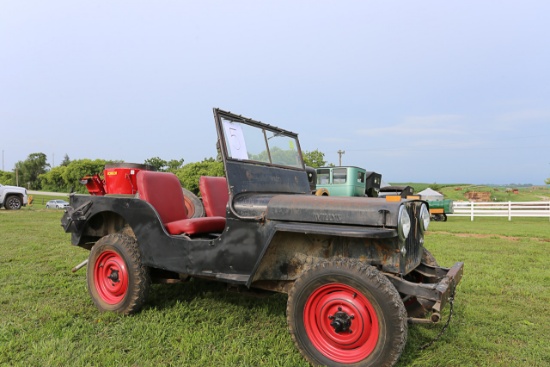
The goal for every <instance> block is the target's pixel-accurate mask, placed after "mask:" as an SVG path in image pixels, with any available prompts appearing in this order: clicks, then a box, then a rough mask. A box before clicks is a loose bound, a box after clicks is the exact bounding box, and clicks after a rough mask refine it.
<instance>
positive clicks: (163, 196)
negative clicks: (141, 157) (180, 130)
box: [136, 171, 225, 236]
mask: <svg viewBox="0 0 550 367" xmlns="http://www.w3.org/2000/svg"><path fill="white" fill-rule="evenodd" d="M136 184H137V188H138V193H139V197H140V198H141V199H143V200H145V201H147V202H148V203H149V204H151V205H152V206H153V207H154V208H155V210H156V211H157V212H158V214H159V216H160V219H161V220H162V223H163V224H164V226H165V228H166V230H167V231H168V233H170V234H173V235H178V234H187V235H189V236H192V235H194V234H199V233H210V232H212V233H215V232H222V231H223V229H224V228H225V218H224V217H219V216H214V217H203V218H187V210H186V208H185V201H184V196H183V191H182V189H181V184H180V181H179V179H178V178H177V176H176V175H175V174H173V173H169V172H155V171H139V172H138V174H137V176H136Z"/></svg>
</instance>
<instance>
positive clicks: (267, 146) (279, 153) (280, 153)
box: [222, 117, 303, 168]
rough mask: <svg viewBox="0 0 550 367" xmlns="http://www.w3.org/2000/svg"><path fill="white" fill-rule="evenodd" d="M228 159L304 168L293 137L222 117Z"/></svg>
mask: <svg viewBox="0 0 550 367" xmlns="http://www.w3.org/2000/svg"><path fill="white" fill-rule="evenodd" d="M222 122H223V133H224V137H225V141H226V146H227V154H228V158H232V159H238V160H249V161H256V162H262V163H268V164H275V165H279V166H290V167H296V168H303V165H302V159H301V156H300V152H299V151H298V143H297V141H296V139H295V138H294V137H292V136H288V135H285V134H283V133H281V132H279V131H275V130H269V129H267V128H264V127H260V126H254V125H248V124H245V123H242V122H236V121H231V120H228V119H225V118H223V117H222Z"/></svg>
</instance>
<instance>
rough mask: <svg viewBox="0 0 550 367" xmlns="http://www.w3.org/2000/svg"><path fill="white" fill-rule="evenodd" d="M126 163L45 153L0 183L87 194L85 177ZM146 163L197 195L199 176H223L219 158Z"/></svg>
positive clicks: (2, 175) (320, 156)
mask: <svg viewBox="0 0 550 367" xmlns="http://www.w3.org/2000/svg"><path fill="white" fill-rule="evenodd" d="M324 156H325V155H324V153H322V152H320V151H319V150H314V151H311V152H307V151H306V152H303V157H304V162H305V164H306V165H308V166H310V167H314V168H317V167H322V166H324V165H326V161H325V160H324ZM116 163H123V161H121V160H104V159H76V160H71V159H70V158H69V156H68V155H67V154H66V155H65V157H64V159H63V161H62V162H61V164H60V165H59V166H56V167H51V166H50V164H49V163H48V161H47V156H46V154H44V153H32V154H29V156H28V157H27V159H25V160H24V161H19V162H17V163H16V164H15V168H14V169H13V171H0V184H3V185H16V186H22V187H26V188H27V189H29V190H39V191H53V192H67V193H69V192H78V193H87V192H88V191H87V189H86V186H85V185H83V184H82V183H81V180H82V178H83V177H84V176H87V175H94V174H99V175H100V176H101V177H103V170H104V169H105V165H107V164H116ZM143 164H145V165H148V166H150V167H152V168H153V169H155V170H157V171H162V172H172V173H174V174H176V176H178V178H179V180H180V182H181V183H182V186H183V187H185V188H186V189H188V190H190V191H192V192H194V193H197V192H198V189H199V188H198V185H199V177H200V176H224V175H225V173H224V168H223V162H222V161H221V158H220V157H217V158H205V159H203V160H202V161H201V162H194V163H187V164H184V159H172V160H164V159H162V158H159V157H153V158H149V159H146V160H145V161H144V162H143Z"/></svg>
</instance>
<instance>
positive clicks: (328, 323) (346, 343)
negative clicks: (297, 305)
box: [304, 283, 379, 363]
mask: <svg viewBox="0 0 550 367" xmlns="http://www.w3.org/2000/svg"><path fill="white" fill-rule="evenodd" d="M339 315H342V316H339ZM335 316H336V317H335ZM338 320H340V321H342V320H347V321H349V325H348V326H347V328H346V329H345V330H338V331H337V328H336V327H335V324H334V321H338ZM304 325H305V329H306V333H307V335H308V337H309V339H310V340H311V343H312V344H313V346H314V347H315V348H316V349H317V350H318V351H319V352H320V353H321V354H323V355H324V356H325V357H327V358H329V359H331V360H333V361H335V362H338V363H357V362H359V361H362V360H363V359H365V358H366V357H368V356H369V355H370V354H371V353H372V352H373V350H374V348H375V347H376V343H377V342H378V336H379V326H378V317H377V316H376V311H375V310H374V307H373V306H372V304H371V303H370V301H369V300H368V299H367V298H366V297H365V296H364V295H363V294H361V293H360V292H358V291H357V290H356V289H354V288H353V287H350V286H348V285H345V284H341V283H333V284H327V285H324V286H322V287H319V288H317V289H316V290H315V291H314V292H313V293H312V294H311V295H310V296H309V298H308V300H307V302H306V304H305V307H304Z"/></svg>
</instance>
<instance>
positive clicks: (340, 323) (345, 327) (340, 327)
mask: <svg viewBox="0 0 550 367" xmlns="http://www.w3.org/2000/svg"><path fill="white" fill-rule="evenodd" d="M328 318H329V320H331V323H330V326H332V327H333V328H334V331H335V332H337V333H343V332H349V333H351V330H350V326H351V320H353V319H354V316H353V315H348V314H347V313H346V312H344V311H342V307H338V312H336V313H335V314H334V315H330V316H329V317H328Z"/></svg>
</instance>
